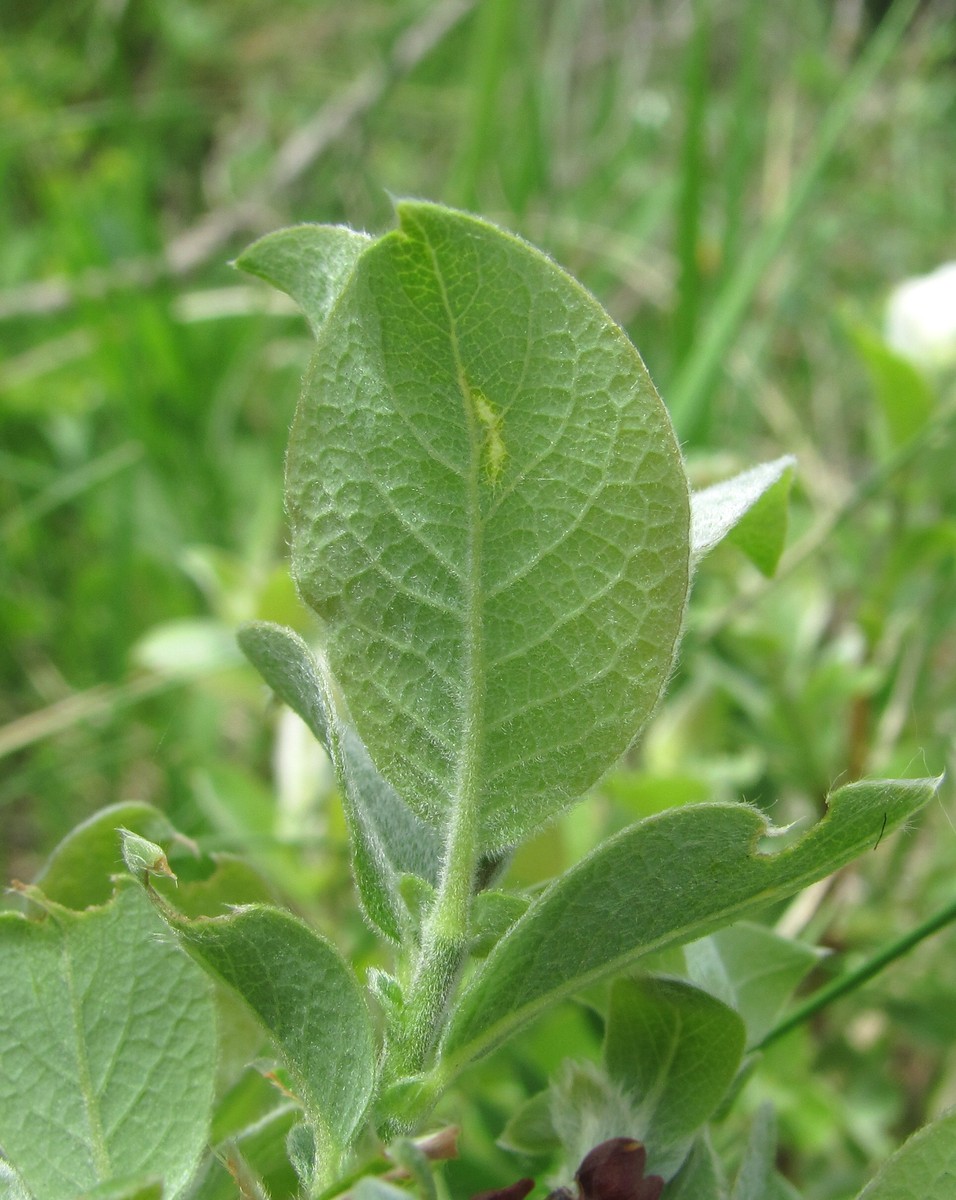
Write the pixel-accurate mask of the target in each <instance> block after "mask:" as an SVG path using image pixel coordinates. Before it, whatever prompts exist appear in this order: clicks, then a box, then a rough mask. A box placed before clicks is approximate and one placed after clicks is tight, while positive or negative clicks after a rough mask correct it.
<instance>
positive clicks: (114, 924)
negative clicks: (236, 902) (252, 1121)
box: [0, 885, 216, 1200]
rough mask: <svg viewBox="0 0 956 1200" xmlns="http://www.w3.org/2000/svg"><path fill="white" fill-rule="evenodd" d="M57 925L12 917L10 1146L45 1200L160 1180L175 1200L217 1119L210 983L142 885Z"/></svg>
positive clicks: (4, 934)
mask: <svg viewBox="0 0 956 1200" xmlns="http://www.w3.org/2000/svg"><path fill="white" fill-rule="evenodd" d="M50 914H51V915H49V916H48V917H47V918H46V919H44V920H42V921H28V920H25V919H24V918H22V917H20V916H18V915H14V914H5V915H4V916H2V917H0V1060H2V1062H3V1070H2V1071H0V1143H2V1145H3V1147H4V1152H5V1153H6V1154H7V1155H8V1156H9V1158H10V1159H11V1161H12V1162H13V1164H14V1166H15V1167H16V1169H17V1170H18V1172H19V1174H20V1176H21V1178H22V1180H23V1182H24V1184H25V1185H26V1186H27V1187H28V1188H29V1190H30V1192H31V1194H32V1196H33V1197H34V1200H72V1198H73V1197H75V1196H76V1195H77V1194H78V1193H80V1192H86V1191H90V1190H92V1189H93V1188H95V1187H96V1186H97V1184H100V1183H105V1182H107V1181H110V1180H116V1179H129V1178H137V1177H149V1176H153V1177H160V1178H162V1179H163V1180H164V1182H165V1194H167V1195H169V1196H170V1197H172V1196H175V1195H176V1194H178V1193H179V1192H180V1191H181V1190H182V1189H183V1188H184V1187H185V1185H186V1184H187V1182H188V1181H189V1178H190V1176H191V1175H192V1173H193V1171H194V1169H195V1167H196V1164H197V1162H198V1159H199V1156H200V1154H201V1153H202V1150H203V1148H204V1146H205V1142H206V1137H207V1130H208V1123H209V1116H210V1111H211V1106H212V1099H213V1076H214V1071H215V1063H216V1047H215V1028H214V1019H213V1005H212V999H211V994H210V992H211V989H210V987H209V983H208V980H206V979H205V978H204V977H203V975H202V972H201V971H200V970H199V969H198V968H197V967H196V965H195V963H192V962H190V961H189V960H188V958H186V957H185V956H184V955H183V954H182V952H181V951H180V950H179V949H178V947H176V946H174V945H172V944H170V942H169V941H168V940H166V941H163V940H162V938H161V937H157V934H160V935H161V934H162V933H163V932H164V926H163V924H162V922H161V921H160V920H159V918H158V917H157V916H156V914H155V913H154V912H153V910H152V908H151V907H150V905H149V904H148V902H147V901H146V899H145V898H144V897H143V895H142V893H141V892H140V891H139V889H138V888H135V887H133V886H131V885H130V886H127V887H125V888H123V889H122V890H121V891H120V892H119V893H118V895H117V897H116V898H115V900H113V901H112V902H111V903H110V904H108V905H106V906H104V907H103V908H100V909H91V910H88V911H86V912H82V913H73V912H70V911H69V910H66V909H61V908H60V907H59V906H53V905H51V906H50ZM167 937H168V935H167Z"/></svg>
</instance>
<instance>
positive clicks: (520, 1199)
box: [471, 1179, 534, 1200]
mask: <svg viewBox="0 0 956 1200" xmlns="http://www.w3.org/2000/svg"><path fill="white" fill-rule="evenodd" d="M533 1187H534V1180H533V1179H519V1180H518V1182H517V1183H511V1184H509V1185H508V1187H503V1188H492V1190H491V1191H490V1192H478V1193H477V1194H476V1195H474V1196H472V1198H471V1200H524V1198H525V1196H527V1194H528V1193H529V1192H530V1191H531V1189H532V1188H533Z"/></svg>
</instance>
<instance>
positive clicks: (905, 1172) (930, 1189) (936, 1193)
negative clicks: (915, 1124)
mask: <svg viewBox="0 0 956 1200" xmlns="http://www.w3.org/2000/svg"><path fill="white" fill-rule="evenodd" d="M953 1196H956V1109H950V1111H949V1112H948V1113H945V1114H944V1115H943V1116H941V1117H939V1118H938V1119H937V1120H935V1121H933V1122H931V1123H930V1124H929V1125H925V1126H924V1127H923V1128H922V1129H920V1130H919V1131H918V1132H917V1133H914V1134H913V1136H912V1137H911V1138H910V1139H909V1141H907V1142H904V1143H903V1145H902V1146H901V1147H900V1149H899V1150H897V1152H896V1153H895V1154H894V1155H893V1157H892V1158H890V1159H888V1160H887V1162H885V1163H884V1164H883V1166H882V1167H880V1169H879V1171H877V1173H876V1175H875V1176H874V1177H873V1179H871V1180H870V1182H869V1183H868V1184H867V1185H866V1187H865V1188H864V1189H863V1191H862V1192H860V1194H859V1197H858V1200H952V1198H953Z"/></svg>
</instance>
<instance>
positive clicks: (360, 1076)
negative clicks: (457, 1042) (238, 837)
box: [163, 905, 375, 1181]
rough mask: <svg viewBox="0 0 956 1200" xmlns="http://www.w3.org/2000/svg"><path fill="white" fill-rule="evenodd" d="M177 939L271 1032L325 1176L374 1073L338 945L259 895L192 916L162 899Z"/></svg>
mask: <svg viewBox="0 0 956 1200" xmlns="http://www.w3.org/2000/svg"><path fill="white" fill-rule="evenodd" d="M163 915H164V916H165V918H166V920H167V921H168V922H169V924H170V925H171V926H172V927H173V928H174V929H175V930H176V932H177V933H178V934H179V936H180V938H181V940H182V942H183V944H184V945H185V946H186V947H187V949H189V950H190V952H191V953H192V954H193V955H194V956H195V957H196V958H197V959H198V960H199V961H200V962H201V963H202V964H203V965H204V966H206V967H207V968H209V969H210V970H212V971H213V972H214V973H215V974H216V975H218V976H219V977H220V978H221V979H222V980H224V981H225V982H226V983H227V984H228V985H229V986H230V987H232V988H234V989H235V991H236V992H238V994H239V995H240V996H241V997H242V998H243V1000H245V1002H246V1004H248V1006H249V1008H250V1009H251V1010H252V1012H253V1013H254V1014H255V1015H256V1017H257V1018H258V1019H259V1021H260V1022H261V1023H262V1025H263V1027H264V1028H265V1029H266V1031H267V1032H268V1033H269V1034H270V1035H271V1037H272V1039H273V1041H274V1042H275V1044H276V1048H277V1049H278V1051H279V1052H280V1054H281V1055H282V1058H283V1061H284V1063H285V1066H286V1068H287V1069H288V1071H289V1075H290V1077H291V1079H292V1080H293V1083H294V1086H295V1088H296V1090H297V1092H298V1096H299V1099H300V1100H301V1101H302V1105H303V1108H304V1109H305V1112H306V1115H307V1116H308V1118H309V1122H310V1124H311V1125H312V1127H313V1129H314V1131H315V1135H316V1141H317V1148H318V1153H319V1161H318V1164H317V1167H318V1171H319V1172H320V1176H319V1177H320V1178H322V1179H325V1180H326V1181H328V1178H329V1177H334V1174H335V1172H336V1171H337V1170H338V1168H339V1166H340V1160H341V1155H342V1153H343V1151H344V1150H345V1149H346V1147H347V1146H348V1144H349V1141H350V1139H351V1137H352V1135H353V1134H354V1132H355V1130H356V1128H357V1126H358V1123H359V1121H360V1120H361V1119H362V1117H363V1115H364V1113H365V1109H366V1107H367V1105H368V1102H369V1099H370V1098H371V1095H372V1089H373V1086H374V1082H375V1047H374V1043H373V1038H372V1026H371V1021H370V1019H369V1014H368V1009H367V1008H366V1006H365V1001H364V999H363V998H362V994H361V992H360V991H359V987H358V984H357V982H356V980H355V976H354V975H353V974H352V971H351V970H350V968H349V967H348V966H347V965H346V963H345V962H344V960H343V959H342V957H341V955H340V954H339V952H338V951H337V950H336V949H335V947H334V946H332V945H331V944H330V943H329V942H327V941H326V940H325V939H324V938H321V937H320V936H319V935H318V934H317V933H314V932H313V931H312V930H311V929H309V928H308V926H307V925H305V924H304V923H303V922H302V921H300V920H298V919H297V918H296V917H293V916H292V915H291V913H286V912H282V911H280V910H279V909H276V908H268V907H266V906H264V905H250V906H249V907H245V908H240V909H236V910H235V911H234V912H232V913H230V914H229V915H228V916H225V917H216V918H212V919H205V918H200V919H199V920H196V921H189V920H186V919H184V918H182V917H181V916H179V915H178V914H177V913H175V912H174V911H172V910H171V909H169V907H168V906H166V905H164V906H163Z"/></svg>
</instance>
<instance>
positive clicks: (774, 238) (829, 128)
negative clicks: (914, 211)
mask: <svg viewBox="0 0 956 1200" xmlns="http://www.w3.org/2000/svg"><path fill="white" fill-rule="evenodd" d="M917 3H918V0H897V3H896V4H895V5H894V6H893V8H892V9H891V10H890V12H889V13H888V15H887V16H886V17H885V18H884V20H883V22H882V23H881V25H880V27H879V28H878V29H877V31H876V33H874V35H873V37H872V38H871V40H870V42H869V44H868V45H867V47H866V49H865V50H864V51H863V53H862V55H861V56H860V59H859V61H858V62H857V64H856V66H855V67H854V68H853V70H852V71H851V72H850V74H849V75H848V76H847V79H846V82H845V83H844V85H843V88H842V89H841V90H840V92H839V94H838V95H837V96H836V98H835V99H834V101H833V103H832V105H831V106H830V109H829V111H828V112H827V114H826V116H825V117H824V118H823V121H822V122H821V123H820V126H819V129H818V130H817V134H816V137H815V139H814V142H813V145H812V146H811V148H810V152H809V154H808V155H807V158H806V161H805V162H804V164H803V167H802V168H801V170H800V172H799V174H798V175H797V177H796V179H795V180H794V184H793V188H792V190H791V192H790V195H789V196H788V198H787V202H786V204H785V205H784V206H783V207H782V208H781V210H780V212H779V213H778V214H777V215H776V216H774V217H771V218H770V219H769V220H768V221H767V223H766V224H765V225H764V227H763V229H762V230H761V231H760V232H759V233H758V234H757V235H756V237H755V239H754V241H753V242H752V243H751V246H750V249H749V251H747V252H746V253H745V254H744V255H743V257H742V259H741V261H740V263H739V265H738V266H737V268H736V269H735V270H734V272H733V274H732V275H731V276H730V277H729V278H728V280H727V282H726V284H725V285H724V287H723V288H722V289H721V291H720V293H719V295H718V296H717V298H716V300H715V301H714V305H713V308H712V310H711V312H710V314H709V316H708V319H707V321H706V323H705V325H704V326H703V329H702V331H701V334H700V336H699V338H698V340H697V341H696V343H695V345H694V348H693V350H692V351H691V353H690V355H689V356H688V358H687V360H686V361H685V363H684V364H683V366H682V367H681V368H680V370H679V371H678V373H677V376H676V378H675V379H674V381H673V383H672V384H671V387H670V389H669V391H668V404H669V405H670V410H671V415H672V416H673V418H674V424H675V425H676V427H677V431H678V433H679V434H680V436H681V439H682V440H683V441H684V442H685V443H699V442H700V441H701V440H702V439H703V438H705V437H706V433H707V427H708V424H709V420H708V413H707V408H708V404H709V401H710V398H711V394H712V392H713V388H714V384H715V382H716V380H717V378H718V376H719V374H720V370H721V365H722V363H723V360H724V357H725V356H726V354H727V352H728V350H729V349H730V347H731V345H732V343H733V340H734V338H735V337H736V336H737V332H738V330H739V329H740V325H741V322H742V320H743V317H744V314H745V313H746V311H747V308H748V306H749V304H750V302H751V301H752V300H753V298H754V295H755V294H756V292H757V289H758V287H759V286H760V283H761V281H762V280H763V279H764V277H765V275H766V272H767V268H768V267H769V266H770V264H771V262H772V261H773V260H774V258H775V257H776V255H777V254H778V253H779V251H780V249H781V248H782V246H783V244H784V242H785V240H786V238H787V235H788V234H789V233H790V230H791V229H792V227H793V225H794V223H795V222H796V220H797V218H798V217H799V215H800V214H801V212H802V211H803V209H804V208H805V206H806V205H807V204H808V202H809V201H810V199H811V198H812V196H813V192H814V188H815V187H816V185H817V182H818V180H819V178H820V175H821V174H822V172H823V169H824V167H825V166H826V164H827V162H828V161H829V159H830V157H831V155H832V154H833V152H834V151H835V150H836V147H837V143H838V142H839V140H840V138H841V137H842V136H843V134H844V133H845V132H846V130H847V128H848V127H849V125H850V122H851V120H852V118H853V116H854V114H855V113H856V111H857V108H858V106H859V104H860V103H861V102H862V100H863V98H864V96H865V95H866V93H867V91H868V90H869V88H870V87H871V85H872V84H873V82H874V81H875V79H876V77H877V76H878V75H879V73H880V71H881V70H882V69H883V67H884V66H885V65H886V63H887V62H888V61H889V59H890V57H891V56H892V54H893V53H894V51H895V50H896V49H897V47H898V46H899V43H900V39H901V38H902V36H903V34H904V32H905V31H906V28H907V26H908V25H909V22H910V19H911V17H912V16H913V14H914V12H915V11H916V7H917Z"/></svg>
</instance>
